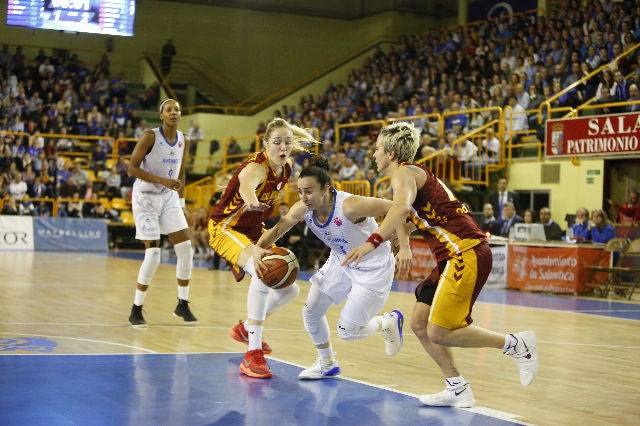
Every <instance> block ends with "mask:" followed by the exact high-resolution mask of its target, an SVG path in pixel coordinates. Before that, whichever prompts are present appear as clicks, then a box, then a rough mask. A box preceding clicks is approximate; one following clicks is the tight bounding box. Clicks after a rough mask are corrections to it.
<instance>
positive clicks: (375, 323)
mask: <svg viewBox="0 0 640 426" xmlns="http://www.w3.org/2000/svg"><path fill="white" fill-rule="evenodd" d="M380 330H382V317H381V316H377V317H373V318H371V319H370V320H369V322H368V323H367V336H371V335H372V334H375V333H377V332H378V331H380Z"/></svg>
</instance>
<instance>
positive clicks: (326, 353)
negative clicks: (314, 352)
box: [318, 345, 333, 362]
mask: <svg viewBox="0 0 640 426" xmlns="http://www.w3.org/2000/svg"><path fill="white" fill-rule="evenodd" d="M318 356H320V359H321V360H322V361H327V362H331V361H332V359H333V348H332V347H331V345H329V347H328V348H322V349H318Z"/></svg>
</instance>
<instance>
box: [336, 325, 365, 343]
mask: <svg viewBox="0 0 640 426" xmlns="http://www.w3.org/2000/svg"><path fill="white" fill-rule="evenodd" d="M336 328H337V330H338V337H339V338H341V339H342V340H359V339H362V337H363V335H362V329H363V328H364V327H362V326H360V325H356V324H353V323H350V322H346V321H343V320H338V325H337V327H336Z"/></svg>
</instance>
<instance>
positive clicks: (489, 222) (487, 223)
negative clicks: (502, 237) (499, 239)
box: [480, 203, 501, 235]
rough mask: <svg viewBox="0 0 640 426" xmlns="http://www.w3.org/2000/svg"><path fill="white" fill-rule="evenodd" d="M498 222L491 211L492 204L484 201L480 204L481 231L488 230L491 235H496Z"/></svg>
mask: <svg viewBox="0 0 640 426" xmlns="http://www.w3.org/2000/svg"><path fill="white" fill-rule="evenodd" d="M500 228H501V226H500V222H499V221H498V220H497V219H496V218H495V216H494V213H493V206H492V205H491V203H485V204H484V206H482V221H481V223H480V229H482V232H485V233H486V232H488V233H489V234H491V235H498V234H499V233H500Z"/></svg>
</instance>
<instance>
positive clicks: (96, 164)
mask: <svg viewBox="0 0 640 426" xmlns="http://www.w3.org/2000/svg"><path fill="white" fill-rule="evenodd" d="M106 164H107V153H106V152H104V148H103V147H102V145H101V144H99V143H97V144H95V148H94V149H93V152H92V153H91V169H92V170H94V171H95V172H96V174H99V172H101V171H102V170H104V169H105V166H106Z"/></svg>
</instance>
